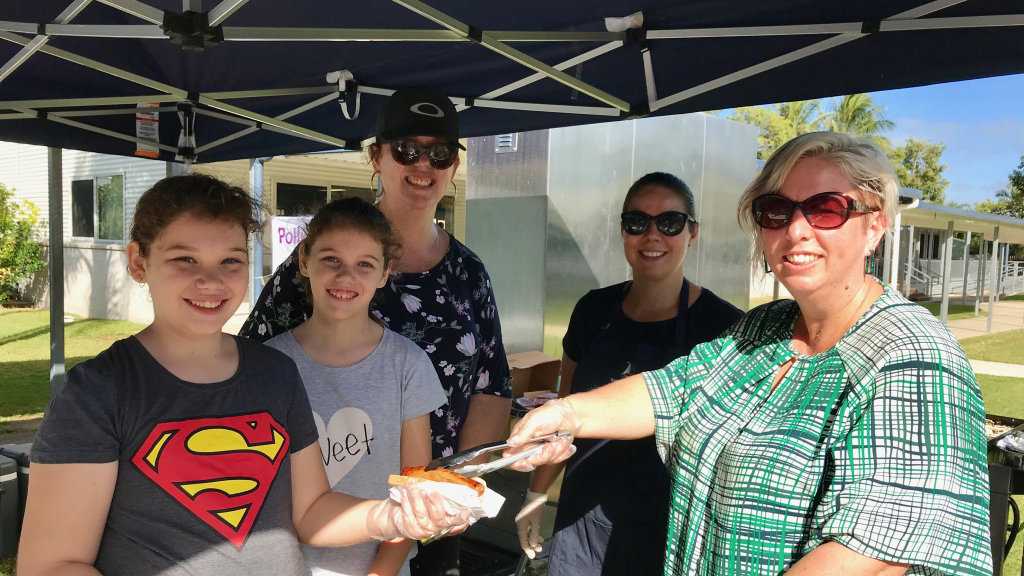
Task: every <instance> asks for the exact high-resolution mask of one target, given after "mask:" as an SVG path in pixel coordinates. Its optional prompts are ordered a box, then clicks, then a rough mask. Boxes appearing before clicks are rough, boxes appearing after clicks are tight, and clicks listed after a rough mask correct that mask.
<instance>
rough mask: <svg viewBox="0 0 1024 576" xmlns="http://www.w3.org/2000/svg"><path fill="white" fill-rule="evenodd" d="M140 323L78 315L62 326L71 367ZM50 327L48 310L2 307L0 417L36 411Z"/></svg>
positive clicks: (43, 391)
mask: <svg viewBox="0 0 1024 576" xmlns="http://www.w3.org/2000/svg"><path fill="white" fill-rule="evenodd" d="M141 329H142V325H141V324H135V323H132V322H123V321H119V320H76V321H74V322H72V323H71V324H67V325H66V326H64V335H65V343H64V354H65V357H66V358H67V367H68V368H71V367H72V366H74V365H75V364H77V363H79V362H81V361H82V360H86V359H89V358H92V357H93V356H95V355H96V354H98V353H99V352H101V351H103V350H104V349H106V348H107V347H109V346H110V344H111V343H113V342H114V341H115V340H119V339H121V338H124V337H126V336H128V335H130V334H134V333H136V332H138V331H139V330H141ZM49 358H50V328H49V312H48V311H47V310H23V309H18V310H4V309H0V375H2V376H0V398H3V402H2V403H0V423H2V422H4V421H5V420H10V419H14V418H21V417H25V416H31V415H37V414H39V413H41V412H42V411H43V409H44V408H46V403H47V402H48V401H49V399H50V389H49V370H50V367H49Z"/></svg>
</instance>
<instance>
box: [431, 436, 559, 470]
mask: <svg viewBox="0 0 1024 576" xmlns="http://www.w3.org/2000/svg"><path fill="white" fill-rule="evenodd" d="M571 437H572V435H571V434H569V433H568V432H555V433H552V434H545V435H544V436H538V437H536V438H533V439H532V440H530V442H531V443H534V442H551V441H552V440H558V439H561V438H571ZM505 448H508V441H507V440H500V441H498V442H491V443H488V444H482V445H480V446H477V447H476V448H472V449H470V450H464V451H462V452H459V453H457V454H452V455H451V456H445V457H444V458H437V459H435V460H432V461H431V462H430V464H427V470H436V469H437V468H445V469H447V470H451V471H452V472H455V473H456V474H460V475H462V476H468V477H470V478H473V477H478V476H483V475H484V474H490V473H491V472H494V471H496V470H501V469H502V468H506V467H508V466H510V465H512V464H514V463H516V462H518V461H520V460H525V459H527V458H529V457H530V456H533V455H535V454H536V453H537V452H540V450H541V448H543V446H534V447H533V448H530V449H529V450H526V451H524V452H520V453H519V454H513V455H512V456H506V457H505V458H498V459H497V460H492V461H490V462H485V463H483V464H469V462H472V461H473V460H476V459H477V458H479V457H481V456H483V455H485V454H490V453H491V452H497V451H498V450H504V449H505Z"/></svg>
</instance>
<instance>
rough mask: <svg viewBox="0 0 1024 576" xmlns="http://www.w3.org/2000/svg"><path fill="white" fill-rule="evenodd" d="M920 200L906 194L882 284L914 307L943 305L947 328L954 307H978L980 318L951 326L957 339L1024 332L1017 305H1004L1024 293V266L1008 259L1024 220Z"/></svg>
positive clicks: (889, 240) (1020, 240)
mask: <svg viewBox="0 0 1024 576" xmlns="http://www.w3.org/2000/svg"><path fill="white" fill-rule="evenodd" d="M919 198H920V193H919V192H918V191H916V190H911V189H903V190H901V191H900V201H901V204H902V205H903V206H904V208H903V209H902V210H900V212H899V214H898V215H897V217H896V222H895V223H894V227H893V228H894V230H896V231H897V232H896V233H890V234H888V235H887V236H886V241H885V242H884V247H883V248H882V249H881V250H882V256H881V259H880V260H881V268H882V270H881V273H880V274H879V276H881V277H882V279H883V281H885V282H887V283H889V284H891V285H892V286H893V287H895V288H896V289H898V290H899V291H900V292H902V293H903V294H904V295H906V296H907V297H910V298H912V299H916V300H935V301H938V302H940V303H941V304H940V314H939V316H940V318H941V319H942V321H943V322H947V323H948V321H949V304H950V302H951V301H956V302H959V303H962V304H973V305H974V312H975V318H970V319H966V320H960V321H957V324H956V326H954V324H953V323H950V328H951V329H953V330H954V333H956V335H957V337H958V338H965V337H969V336H974V335H979V334H985V333H989V332H994V331H996V332H998V331H1002V330H1013V329H1021V328H1024V320H1022V312H1021V311H1018V309H1017V308H1016V307H1015V306H1014V304H1015V303H1012V302H1002V301H1000V300H1001V299H1002V298H1004V297H1006V296H1012V295H1015V294H1021V293H1024V262H1018V261H1012V260H1010V259H1009V256H1010V247H1011V246H1012V245H1024V220H1022V219H1019V218H1013V217H1010V216H1002V215H998V214H986V213H982V212H974V211H971V210H964V209H961V208H952V207H949V206H943V205H941V204H931V203H928V202H921V201H920V200H919ZM979 239H980V242H979ZM972 241H973V243H974V244H978V248H976V249H975V250H971V246H972ZM972 252H973V253H972ZM1020 304H1021V309H1022V310H1024V303H1020ZM982 311H985V314H984V315H982V314H981V312H982ZM958 331H959V332H961V333H957V332H958Z"/></svg>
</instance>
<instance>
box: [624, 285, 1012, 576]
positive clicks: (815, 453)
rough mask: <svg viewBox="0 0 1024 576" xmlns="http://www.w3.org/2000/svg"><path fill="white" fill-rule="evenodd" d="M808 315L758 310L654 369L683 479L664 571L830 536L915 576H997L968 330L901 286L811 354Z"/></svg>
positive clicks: (665, 452)
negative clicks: (962, 336)
mask: <svg viewBox="0 0 1024 576" xmlns="http://www.w3.org/2000/svg"><path fill="white" fill-rule="evenodd" d="M798 311H799V310H798V308H797V306H796V303H795V302H793V301H792V300H783V301H776V302H772V303H769V304H766V305H764V306H761V307H759V308H756V309H754V310H752V311H750V313H748V314H747V316H746V317H744V319H742V320H741V321H740V322H739V324H737V325H736V326H734V327H733V328H732V329H730V330H729V331H727V332H726V333H725V335H723V336H722V337H720V338H718V339H716V340H713V341H711V342H708V343H706V344H700V345H698V346H696V347H695V348H694V349H693V350H692V351H691V352H690V354H689V355H688V356H683V357H681V358H679V359H678V360H676V361H674V362H673V363H671V364H669V365H668V366H666V367H665V368H664V369H661V370H655V371H653V372H647V373H645V374H644V378H645V381H646V384H647V389H648V391H649V392H650V394H651V399H652V405H653V406H654V413H655V422H656V425H655V428H656V432H655V437H656V440H657V444H658V450H659V452H660V453H661V455H662V458H663V459H664V460H665V462H666V464H667V466H668V468H669V475H670V476H671V478H672V499H671V503H670V511H669V523H668V550H667V553H666V558H665V574H666V576H677V575H684V574H685V575H687V576H689V575H711V574H746V575H763V576H768V575H772V576H774V575H778V574H782V573H783V572H785V571H786V570H788V569H789V568H791V567H792V566H793V564H794V563H796V562H797V561H799V560H800V558H802V557H803V556H805V555H806V554H808V553H809V552H811V551H812V550H814V549H815V548H816V547H818V546H820V545H821V544H823V543H824V542H827V541H835V542H838V543H840V544H842V545H844V546H846V547H847V548H850V549H852V550H853V551H855V552H858V553H860V554H863V555H865V556H869V557H872V558H876V559H878V560H883V561H887V562H894V563H901V564H909V565H910V566H911V567H910V569H909V570H908V572H907V574H908V575H909V574H914V575H929V576H935V575H940V574H942V575H946V574H949V575H952V574H956V575H971V576H983V575H985V574H991V573H992V556H991V549H990V547H989V514H988V512H989V488H988V468H987V462H986V445H985V429H984V420H985V410H984V406H983V405H982V401H981V394H980V390H979V388H978V384H977V382H976V381H975V378H974V372H973V371H972V370H971V366H970V364H969V363H968V361H967V358H966V357H965V355H964V352H963V349H961V348H960V346H959V344H957V341H956V339H955V338H953V336H952V335H951V334H950V333H949V331H948V330H947V329H946V327H945V326H943V325H942V324H941V323H940V322H939V321H938V320H937V319H936V318H935V317H934V316H932V315H931V314H930V313H928V311H927V310H925V309H924V308H922V307H920V306H918V305H916V304H913V303H911V302H909V301H908V300H906V299H905V298H903V297H902V296H900V295H899V294H897V293H896V292H894V291H892V290H891V289H890V288H888V287H887V288H886V289H885V292H884V294H882V296H881V297H880V298H879V299H878V300H877V301H876V302H875V303H874V304H873V305H872V306H871V308H870V309H869V310H868V311H867V312H865V313H864V315H863V316H862V317H861V318H860V320H858V321H857V323H856V324H855V325H854V326H853V327H851V328H850V330H849V331H847V333H846V335H844V336H843V337H842V338H841V339H840V340H839V342H837V343H836V345H835V346H833V347H832V348H831V349H829V350H826V351H824V352H822V353H820V354H816V355H814V356H802V355H797V354H795V353H794V352H793V351H792V350H791V348H790V343H791V341H792V337H793V325H794V322H795V321H796V318H797V314H798ZM794 357H795V358H796V361H795V363H794V364H793V365H792V366H791V368H790V370H789V372H788V373H787V374H786V375H785V377H784V378H783V379H782V380H781V381H780V382H779V383H778V385H777V386H776V387H775V388H774V390H773V389H772V381H773V376H774V375H775V373H776V371H777V370H778V368H779V366H781V365H782V364H783V363H785V362H786V361H788V360H789V359H790V358H794Z"/></svg>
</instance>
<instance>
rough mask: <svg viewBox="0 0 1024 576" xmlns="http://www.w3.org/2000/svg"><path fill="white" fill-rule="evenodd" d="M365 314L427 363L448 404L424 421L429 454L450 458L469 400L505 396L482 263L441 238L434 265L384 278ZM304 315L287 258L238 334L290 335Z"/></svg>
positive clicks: (504, 364)
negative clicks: (443, 249)
mask: <svg viewBox="0 0 1024 576" xmlns="http://www.w3.org/2000/svg"><path fill="white" fill-rule="evenodd" d="M370 311H371V313H372V314H373V315H374V316H376V317H377V318H378V319H379V320H380V321H381V322H383V323H384V325H385V326H387V327H388V328H390V329H391V330H393V331H395V332H398V333H399V334H401V335H403V336H405V337H406V338H409V339H410V340H412V341H413V342H415V343H416V344H417V345H418V346H419V347H420V348H422V349H423V350H424V351H425V352H426V353H427V355H428V356H430V359H431V361H432V362H433V364H434V369H435V370H437V375H438V377H439V378H440V379H441V386H442V387H443V388H444V391H445V394H446V395H447V397H448V403H447V404H444V405H442V406H441V407H440V408H438V409H437V410H434V412H432V413H431V416H430V427H431V431H432V436H433V455H434V457H435V458H438V457H441V456H449V455H451V454H453V453H454V452H455V450H457V449H458V443H459V432H460V431H461V430H462V424H463V422H465V420H466V414H467V413H468V412H469V399H470V397H471V396H472V395H474V394H491V395H494V396H502V397H506V398H507V397H509V396H511V394H512V391H511V384H510V377H509V368H508V360H507V359H506V357H505V348H504V346H503V345H502V341H501V325H500V323H499V322H498V308H497V306H496V304H495V301H494V291H493V290H492V288H491V279H490V277H488V275H487V271H486V270H485V269H484V265H483V262H481V261H480V259H479V258H478V257H477V255H476V254H474V253H473V252H472V251H471V250H470V249H469V248H467V247H466V246H465V245H464V244H462V243H461V242H459V241H458V240H456V239H455V238H454V237H449V246H448V252H447V253H446V254H445V256H444V258H443V259H442V260H441V262H439V263H438V264H437V265H436V266H434V267H433V268H431V269H430V270H428V271H426V272H414V273H399V274H392V276H391V278H390V279H389V280H388V283H387V284H386V285H385V286H384V287H383V288H381V289H379V290H378V291H377V294H376V296H375V297H374V300H373V303H372V304H371V306H370ZM312 313H313V305H312V302H311V301H310V300H309V297H308V295H307V293H306V288H305V283H304V282H303V279H302V277H301V276H300V274H299V270H298V256H297V254H296V253H294V252H293V253H292V255H291V256H289V257H288V259H287V260H285V261H284V262H283V263H282V264H281V266H279V267H278V269H277V270H276V271H275V272H274V276H273V278H271V280H270V281H269V282H268V283H267V285H266V286H264V287H263V292H262V293H261V294H260V297H259V300H258V301H257V302H256V306H255V307H254V308H253V310H252V312H251V313H250V314H249V318H247V319H246V321H245V324H244V325H242V329H241V331H239V335H240V336H244V337H246V338H250V339H253V340H257V341H261V342H262V341H265V340H268V339H270V338H272V337H273V336H276V335H278V334H280V333H282V332H287V331H288V330H291V329H292V328H295V327H296V326H298V325H299V324H301V323H302V322H304V321H305V320H306V319H307V318H309V317H310V316H311V315H312Z"/></svg>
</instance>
